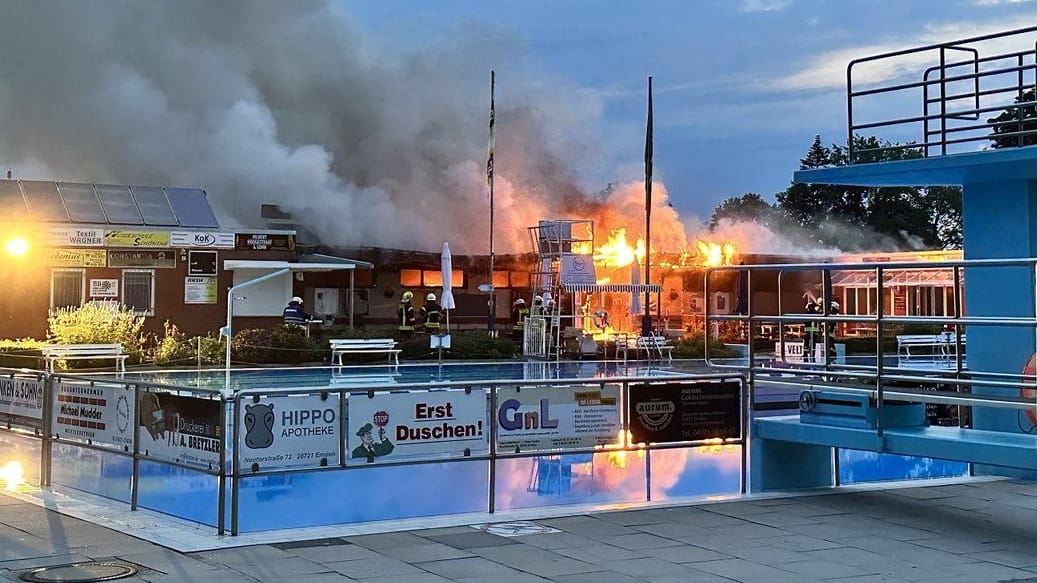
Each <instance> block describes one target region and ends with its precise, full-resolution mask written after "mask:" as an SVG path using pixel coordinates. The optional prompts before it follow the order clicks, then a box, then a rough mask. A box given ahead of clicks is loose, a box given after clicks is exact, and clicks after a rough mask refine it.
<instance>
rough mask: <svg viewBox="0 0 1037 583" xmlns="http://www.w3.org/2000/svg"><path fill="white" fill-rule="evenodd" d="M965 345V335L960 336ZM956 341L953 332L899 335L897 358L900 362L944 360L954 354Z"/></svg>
mask: <svg viewBox="0 0 1037 583" xmlns="http://www.w3.org/2000/svg"><path fill="white" fill-rule="evenodd" d="M961 344H962V346H964V345H965V335H964V334H962V335H961ZM956 348H957V339H956V338H955V335H954V333H953V332H944V333H942V334H901V335H898V336H897V356H898V357H900V359H901V360H905V361H907V360H946V359H948V358H950V357H952V356H954V354H955V350H956Z"/></svg>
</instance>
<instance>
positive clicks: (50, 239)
mask: <svg viewBox="0 0 1037 583" xmlns="http://www.w3.org/2000/svg"><path fill="white" fill-rule="evenodd" d="M46 237H47V239H46V241H47V245H49V246H52V247H103V246H104V229H76V228H50V229H47V233H46Z"/></svg>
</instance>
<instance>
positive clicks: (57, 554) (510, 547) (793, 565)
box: [0, 480, 1037, 583]
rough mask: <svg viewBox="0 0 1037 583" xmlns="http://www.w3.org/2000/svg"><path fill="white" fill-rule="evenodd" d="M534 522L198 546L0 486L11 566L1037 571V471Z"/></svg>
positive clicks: (448, 576) (825, 576)
mask: <svg viewBox="0 0 1037 583" xmlns="http://www.w3.org/2000/svg"><path fill="white" fill-rule="evenodd" d="M519 526H521V525H519ZM526 526H527V528H528V530H533V531H547V532H539V533H532V534H518V535H517V536H501V535H499V534H493V533H491V532H488V531H487V529H486V527H484V528H482V529H480V528H473V527H471V526H451V527H446V528H432V529H420V530H409V531H401V532H386V533H381V534H368V535H356V536H338V537H331V538H324V539H319V540H309V541H303V542H290V543H274V544H264V545H254V546H245V547H238V548H222V549H218V550H208V551H198V552H189V553H183V552H178V551H174V550H170V549H167V548H164V547H161V546H158V545H156V544H153V543H150V542H146V541H144V540H141V539H139V538H136V537H133V536H130V535H127V534H124V533H122V532H118V531H116V530H111V529H109V528H105V527H103V526H99V525H96V524H92V523H89V522H86V521H83V520H80V519H76V518H71V517H68V516H65V515H63V514H59V513H57V512H54V511H52V510H47V509H45V508H41V507H40V506H38V505H36V504H33V503H29V502H26V501H24V500H23V499H19V498H14V497H9V496H0V578H4V577H6V578H8V579H12V580H17V578H18V575H19V574H20V573H22V572H24V571H26V570H28V569H32V568H36V567H41V566H45V565H61V564H68V563H74V562H78V561H88V560H91V559H109V560H111V559H120V560H124V561H129V562H132V563H135V564H137V565H140V566H141V567H143V569H142V571H141V573H140V574H139V575H137V576H135V577H133V578H129V579H122V581H184V582H187V581H191V582H194V581H218V582H219V583H236V582H255V581H272V582H273V581H290V582H291V583H311V582H314V583H316V582H325V581H327V582H331V581H344V582H348V581H361V582H364V583H382V582H384V583H390V582H391V583H440V582H445V581H459V582H464V583H483V582H485V583H533V582H540V583H543V582H545V581H556V582H559V583H582V582H588V583H632V582H640V581H647V582H655V583H667V582H673V583H686V582H704V583H709V582H718V581H725V582H729V581H744V582H763V583H781V582H785V581H788V582H795V583H801V582H810V581H831V582H839V583H850V582H854V583H864V582H878V581H896V582H907V581H922V582H924V581H934V582H935V581H940V582H945V583H947V582H968V583H983V582H1001V581H1013V582H1024V581H1026V582H1037V483H1030V482H1022V481H1013V480H994V481H990V480H977V481H968V482H957V483H950V484H948V483H944V484H943V485H933V486H914V485H912V486H911V487H904V488H896V489H874V490H868V489H861V488H843V489H840V490H839V491H838V492H836V493H824V494H817V493H813V494H804V495H798V496H787V497H768V498H745V499H740V500H736V501H728V502H718V503H708V504H700V505H694V506H680V507H665V508H663V507H656V508H647V509H639V510H627V511H616V512H602V513H594V514H585V515H577V516H569V517H556V518H545V519H540V520H535V521H533V523H532V524H530V525H526ZM518 530H521V529H520V528H518V527H515V528H513V529H512V530H511V531H507V530H503V531H502V532H503V534H506V535H509V534H510V535H514V534H517V533H516V532H515V531H518ZM199 532H201V531H199ZM206 536H210V537H211V535H207V534H199V537H206ZM212 538H215V537H212Z"/></svg>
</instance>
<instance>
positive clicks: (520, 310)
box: [511, 298, 529, 344]
mask: <svg viewBox="0 0 1037 583" xmlns="http://www.w3.org/2000/svg"><path fill="white" fill-rule="evenodd" d="M526 316H529V308H527V307H526V300H524V299H522V298H519V299H517V300H515V303H514V304H512V306H511V339H512V340H514V341H515V342H518V343H519V344H522V338H523V336H524V335H525V332H526Z"/></svg>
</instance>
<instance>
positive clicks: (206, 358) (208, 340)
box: [192, 333, 227, 364]
mask: <svg viewBox="0 0 1037 583" xmlns="http://www.w3.org/2000/svg"><path fill="white" fill-rule="evenodd" d="M199 341H200V342H199ZM192 342H193V343H194V346H195V347H199V345H200V349H198V348H196V350H198V351H199V352H201V354H202V364H223V361H224V360H226V358H227V352H226V351H227V344H226V341H225V340H224V339H223V336H220V335H219V334H218V333H213V334H206V335H205V336H195V337H194V338H193V339H192Z"/></svg>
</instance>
